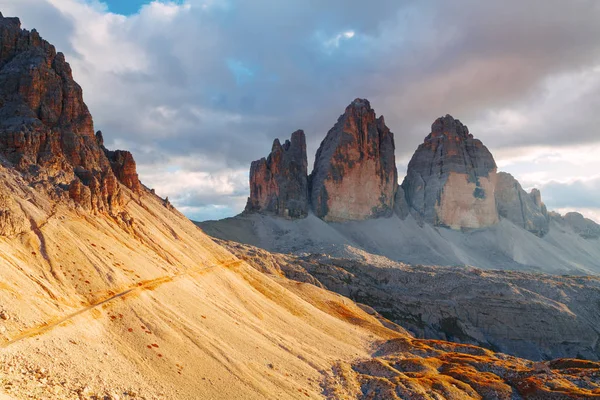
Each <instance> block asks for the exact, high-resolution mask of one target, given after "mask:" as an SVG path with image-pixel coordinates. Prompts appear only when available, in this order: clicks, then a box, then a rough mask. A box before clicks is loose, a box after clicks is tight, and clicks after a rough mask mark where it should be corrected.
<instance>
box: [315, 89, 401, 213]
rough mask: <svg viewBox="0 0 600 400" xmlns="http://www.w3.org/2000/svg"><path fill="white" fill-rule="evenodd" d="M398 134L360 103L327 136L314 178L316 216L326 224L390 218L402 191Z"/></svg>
mask: <svg viewBox="0 0 600 400" xmlns="http://www.w3.org/2000/svg"><path fill="white" fill-rule="evenodd" d="M394 151H395V145H394V135H393V133H392V132H390V130H389V128H388V127H387V126H386V125H385V121H384V119H383V117H379V118H376V115H375V111H374V110H373V109H372V108H371V105H370V103H369V102H368V101H367V100H363V99H356V100H354V101H353V102H352V103H351V104H350V105H349V106H348V107H347V108H346V111H345V112H344V114H343V115H342V116H340V118H339V119H338V121H337V123H336V124H335V126H334V127H333V128H332V129H331V130H330V131H329V132H328V133H327V136H326V137H325V139H324V140H323V142H322V143H321V146H320V147H319V149H318V151H317V155H316V158H315V166H314V169H313V172H312V174H311V177H310V181H311V193H310V196H311V197H310V199H311V204H312V208H313V210H314V213H315V214H316V215H317V216H318V217H319V218H322V219H323V220H325V221H349V220H363V219H368V218H374V217H379V216H389V215H391V213H392V212H393V208H394V196H395V194H396V190H397V186H398V172H397V170H396V162H395V154H394Z"/></svg>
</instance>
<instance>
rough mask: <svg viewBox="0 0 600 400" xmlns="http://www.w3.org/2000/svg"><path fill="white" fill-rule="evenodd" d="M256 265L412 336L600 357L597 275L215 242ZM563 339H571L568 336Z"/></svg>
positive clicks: (542, 355) (539, 356) (540, 355)
mask: <svg viewBox="0 0 600 400" xmlns="http://www.w3.org/2000/svg"><path fill="white" fill-rule="evenodd" d="M218 243H219V244H222V245H223V246H225V247H227V249H229V250H230V251H231V252H232V253H234V254H236V255H237V256H238V257H239V258H241V259H243V260H245V261H247V262H249V263H250V264H251V265H253V266H254V267H255V268H257V269H258V270H260V271H263V272H267V273H270V274H275V275H281V274H283V275H285V276H286V277H288V278H289V279H293V280H296V281H299V282H307V283H312V284H315V285H319V286H322V287H325V288H327V289H329V290H332V291H334V292H336V293H340V294H342V295H344V296H346V297H349V298H351V299H352V300H354V301H357V302H359V303H363V304H366V305H368V306H370V307H373V308H374V309H375V310H377V311H378V312H379V313H380V314H381V315H384V316H385V317H386V318H388V319H389V320H391V321H393V322H395V323H397V324H399V325H401V326H403V327H404V328H406V329H408V330H409V331H410V332H411V333H413V334H414V335H415V336H417V337H421V338H427V339H441V340H451V341H454V342H458V343H465V344H475V345H478V346H483V347H486V348H488V349H494V350H496V351H501V352H503V353H507V354H511V355H515V356H520V357H526V358H530V359H534V360H545V359H552V358H556V357H579V358H586V359H590V360H599V359H600V344H599V339H600V336H599V335H598V332H600V318H599V314H598V305H599V304H600V279H598V278H594V277H575V276H571V277H567V276H560V277H559V276H552V275H540V274H527V273H522V272H513V271H484V270H480V269H476V268H458V267H432V266H409V265H405V264H400V263H394V262H390V261H389V260H387V259H384V258H383V257H373V256H369V255H368V254H365V259H364V260H362V261H356V260H349V259H342V258H332V257H328V256H323V255H306V256H300V257H299V256H292V255H286V254H277V253H268V252H266V251H264V250H261V249H258V248H256V247H253V246H248V245H242V244H239V243H236V242H227V241H219V242H218ZM567 338H568V339H567Z"/></svg>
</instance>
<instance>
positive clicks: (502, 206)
mask: <svg viewBox="0 0 600 400" xmlns="http://www.w3.org/2000/svg"><path fill="white" fill-rule="evenodd" d="M495 195H496V205H497V207H498V214H499V215H500V216H501V217H503V218H506V219H508V220H509V221H512V222H513V223H515V224H517V225H518V226H520V227H522V228H525V229H527V230H528V231H529V232H532V233H534V234H536V235H538V236H540V237H542V236H544V235H545V234H546V233H548V230H549V217H548V212H547V210H546V206H545V205H544V203H542V197H541V194H540V191H539V190H537V189H533V190H532V191H531V193H527V192H525V190H523V188H522V187H521V184H520V183H519V182H518V181H517V180H516V179H515V178H514V177H513V176H512V175H511V174H507V173H506V172H499V173H498V176H497V182H496V191H495Z"/></svg>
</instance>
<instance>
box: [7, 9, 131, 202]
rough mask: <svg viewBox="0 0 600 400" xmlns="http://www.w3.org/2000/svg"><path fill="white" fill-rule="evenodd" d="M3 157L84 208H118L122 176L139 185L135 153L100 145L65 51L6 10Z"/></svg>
mask: <svg viewBox="0 0 600 400" xmlns="http://www.w3.org/2000/svg"><path fill="white" fill-rule="evenodd" d="M0 156H2V157H3V158H4V159H5V160H6V161H8V162H9V163H11V164H12V165H14V166H15V167H16V168H17V169H19V170H20V171H21V172H22V173H24V174H25V177H26V178H29V180H32V181H33V180H35V181H40V180H43V181H45V182H49V183H50V184H49V185H48V190H49V191H52V192H65V193H68V194H70V195H71V196H72V198H73V199H74V200H75V201H76V202H78V203H79V204H80V205H82V206H83V207H84V208H86V209H91V210H95V211H107V212H117V211H118V208H119V207H120V205H121V204H122V201H123V199H122V193H121V190H120V186H119V183H118V180H119V179H117V178H120V180H121V182H122V183H124V184H125V185H126V186H128V187H130V188H131V189H133V190H139V189H140V185H139V180H138V179H137V174H136V173H135V162H133V159H132V157H131V155H130V154H128V153H120V152H116V154H109V157H112V158H111V159H110V160H109V158H108V157H107V155H106V154H105V152H104V150H103V146H101V145H99V144H98V141H97V139H96V137H95V136H94V129H93V122H92V117H91V115H90V113H89V111H88V108H87V106H86V105H85V103H84V102H83V94H82V90H81V87H80V86H79V85H78V84H77V83H76V82H75V81H74V80H73V77H72V73H71V68H70V66H69V64H68V63H67V62H66V61H65V58H64V55H63V54H62V53H57V52H56V50H55V48H54V46H52V45H51V44H49V43H48V42H46V41H45V40H43V39H42V38H41V37H40V35H39V34H38V33H37V32H36V31H35V30H33V31H31V32H29V31H26V30H21V26H20V21H19V19H18V18H4V17H2V16H1V15H0ZM113 169H114V170H115V172H113ZM115 173H116V176H115Z"/></svg>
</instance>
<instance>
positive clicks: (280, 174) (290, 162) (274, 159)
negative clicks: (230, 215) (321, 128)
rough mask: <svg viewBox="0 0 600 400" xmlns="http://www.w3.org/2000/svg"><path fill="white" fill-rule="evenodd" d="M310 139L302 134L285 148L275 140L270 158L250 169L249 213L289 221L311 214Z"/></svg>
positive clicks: (294, 134)
mask: <svg viewBox="0 0 600 400" xmlns="http://www.w3.org/2000/svg"><path fill="white" fill-rule="evenodd" d="M307 167H308V161H307V158H306V137H305V136H304V132H303V131H301V130H299V131H296V132H294V133H292V138H291V141H290V140H286V141H285V143H284V144H283V145H281V143H280V142H279V139H275V141H274V142H273V147H272V150H271V154H269V157H267V158H266V159H265V158H261V159H260V160H257V161H253V162H252V165H251V167H250V197H249V198H248V203H247V205H246V212H265V213H273V214H275V215H278V216H281V217H286V218H302V217H305V216H306V215H307V214H308V176H307Z"/></svg>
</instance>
